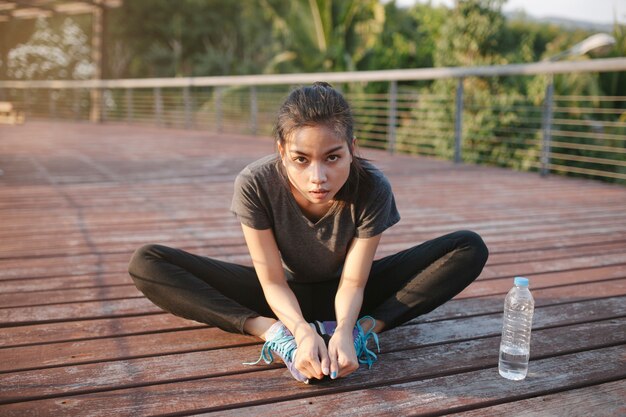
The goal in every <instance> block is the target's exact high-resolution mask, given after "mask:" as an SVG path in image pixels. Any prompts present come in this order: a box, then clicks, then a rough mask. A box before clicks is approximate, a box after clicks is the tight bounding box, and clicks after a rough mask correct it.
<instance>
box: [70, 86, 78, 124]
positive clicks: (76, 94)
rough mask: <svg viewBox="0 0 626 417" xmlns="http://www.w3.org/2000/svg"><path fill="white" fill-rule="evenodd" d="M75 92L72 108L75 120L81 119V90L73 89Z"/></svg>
mask: <svg viewBox="0 0 626 417" xmlns="http://www.w3.org/2000/svg"><path fill="white" fill-rule="evenodd" d="M72 92H73V99H74V100H73V104H72V110H73V111H74V120H80V90H79V89H78V88H74V89H72Z"/></svg>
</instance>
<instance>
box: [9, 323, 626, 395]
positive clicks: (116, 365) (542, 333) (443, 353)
mask: <svg viewBox="0 0 626 417" xmlns="http://www.w3.org/2000/svg"><path fill="white" fill-rule="evenodd" d="M625 323H626V319H618V320H604V321H599V322H594V323H583V324H575V325H571V326H564V327H559V328H550V329H545V330H537V331H535V332H534V334H533V345H532V355H533V361H534V360H537V358H542V357H547V356H550V355H553V354H555V353H559V354H565V353H569V352H576V351H579V350H582V349H584V350H589V349H594V348H599V347H605V346H607V345H611V344H615V343H620V342H624V341H625V340H626V329H625V326H624V324H625ZM598 334H602V335H604V336H603V337H602V338H598V337H597V335H598ZM499 341H500V339H499V336H491V337H490V338H489V339H481V341H471V342H470V345H468V344H466V343H464V342H455V343H451V344H445V345H437V346H432V347H430V348H426V347H422V346H419V345H417V346H413V347H411V348H409V349H404V348H403V350H401V351H399V352H398V351H396V352H387V353H382V354H381V355H380V360H379V362H378V363H377V364H376V365H375V367H376V375H372V372H371V371H368V370H366V369H363V370H360V371H358V372H359V375H360V376H358V377H357V376H356V375H355V377H354V378H352V377H351V378H350V380H351V381H350V382H349V383H346V384H343V383H342V387H343V388H346V387H351V388H357V387H359V385H360V384H365V385H366V386H367V385H372V384H375V383H377V382H380V381H384V379H385V378H388V375H393V376H392V378H391V379H393V380H395V381H399V380H403V379H405V378H407V377H419V376H420V375H428V376H431V375H433V374H436V373H442V374H447V373H450V372H452V371H465V370H466V368H467V366H468V365H470V367H471V368H473V369H479V368H482V367H486V366H494V365H497V350H498V344H499ZM388 342H393V340H388ZM486 352H491V354H486ZM258 354H259V346H258V345H257V346H245V347H236V348H230V349H217V350H209V351H200V352H190V353H184V354H171V355H165V356H157V357H148V358H141V359H132V360H121V361H113V362H107V363H96V364H86V365H71V366H66V367H64V368H51V369H38V370H34V371H23V372H15V373H5V374H3V375H2V378H1V379H0V403H8V402H19V401H24V400H32V399H39V398H46V397H52V396H69V395H77V394H80V393H86V392H95V391H103V390H115V389H119V388H126V387H131V386H146V385H153V384H157V383H159V384H160V383H163V382H178V381H188V380H195V379H200V378H212V377H218V376H223V375H228V374H239V373H242V372H256V371H259V370H260V369H261V370H264V371H265V370H267V367H264V366H262V367H249V366H245V365H242V362H243V361H245V360H250V359H247V358H256V357H257V356H258ZM455 355H460V356H461V357H462V360H461V361H458V360H452V358H453V357H454V356H455ZM418 358H428V359H427V361H428V362H429V363H428V364H427V365H425V364H423V363H422V364H419V365H418V364H416V363H415V362H416V361H420V360H419V359H418ZM445 360H448V363H446V364H445V367H442V364H443V363H444V361H445ZM420 362H424V361H423V360H421V361H420ZM406 363H408V364H409V368H408V369H405V366H406V365H403V364H406ZM275 365H276V366H274V365H273V366H272V368H275V367H277V366H282V365H278V363H276V364H275ZM417 366H419V367H420V368H419V370H418V369H416V367H417ZM533 366H534V363H533ZM457 368H458V369H457ZM250 377H251V378H255V376H254V375H250ZM287 381H289V379H288V380H287ZM345 381H348V379H346V380H345ZM290 382H293V381H290Z"/></svg>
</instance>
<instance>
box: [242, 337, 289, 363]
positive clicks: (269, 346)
mask: <svg viewBox="0 0 626 417" xmlns="http://www.w3.org/2000/svg"><path fill="white" fill-rule="evenodd" d="M272 350H273V351H274V352H276V353H278V354H279V355H280V357H281V358H283V361H285V362H291V361H292V358H293V351H294V350H296V342H295V337H293V336H288V335H283V336H281V337H278V338H273V339H271V340H268V341H266V342H265V343H264V344H263V348H262V349H261V356H259V359H258V360H257V361H256V362H244V363H243V364H244V365H256V364H258V363H259V362H261V360H263V361H264V362H265V363H266V364H268V365H269V364H270V363H272V362H274V355H272Z"/></svg>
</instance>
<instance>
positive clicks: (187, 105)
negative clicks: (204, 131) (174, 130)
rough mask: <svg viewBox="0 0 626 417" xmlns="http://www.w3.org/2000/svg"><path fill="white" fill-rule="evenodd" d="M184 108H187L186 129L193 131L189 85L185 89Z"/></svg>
mask: <svg viewBox="0 0 626 417" xmlns="http://www.w3.org/2000/svg"><path fill="white" fill-rule="evenodd" d="M183 106H184V108H185V129H191V96H190V94H189V86H188V85H186V86H184V87H183Z"/></svg>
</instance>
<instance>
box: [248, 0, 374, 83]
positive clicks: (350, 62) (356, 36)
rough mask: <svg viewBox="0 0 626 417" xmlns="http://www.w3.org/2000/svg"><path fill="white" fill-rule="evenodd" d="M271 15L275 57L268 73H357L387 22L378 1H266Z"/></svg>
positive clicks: (266, 68)
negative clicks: (354, 71) (355, 71)
mask: <svg viewBox="0 0 626 417" xmlns="http://www.w3.org/2000/svg"><path fill="white" fill-rule="evenodd" d="M260 3H261V4H262V5H263V7H264V10H265V12H266V13H267V14H268V15H269V16H271V20H272V22H273V24H272V28H273V31H274V35H275V45H274V47H275V54H274V56H273V58H272V59H271V60H270V61H269V62H268V64H267V66H266V67H265V70H264V72H267V73H275V72H277V73H285V72H317V71H353V70H355V69H357V67H358V66H359V64H360V63H361V61H362V60H363V58H364V57H365V56H366V55H367V54H368V53H369V52H370V51H371V49H372V48H373V47H374V45H375V43H376V40H377V39H378V36H379V34H380V33H381V31H382V28H383V25H384V22H385V10H384V8H383V6H382V5H381V4H380V3H379V1H378V0H344V1H332V0H293V1H284V0H261V2H260Z"/></svg>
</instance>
